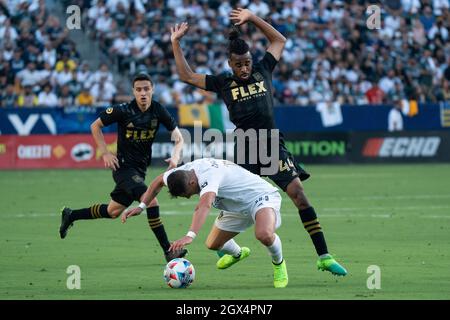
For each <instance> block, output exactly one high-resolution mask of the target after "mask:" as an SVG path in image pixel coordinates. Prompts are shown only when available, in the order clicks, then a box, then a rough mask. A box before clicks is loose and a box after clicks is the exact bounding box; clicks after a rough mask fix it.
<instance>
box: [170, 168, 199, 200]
mask: <svg viewBox="0 0 450 320" xmlns="http://www.w3.org/2000/svg"><path fill="white" fill-rule="evenodd" d="M167 187H168V188H169V193H170V195H171V196H172V197H174V198H176V197H183V198H188V199H189V198H190V197H191V196H193V195H194V194H197V193H199V191H200V189H199V187H198V180H197V177H196V176H195V173H194V171H188V170H176V171H174V172H172V173H171V174H169V176H168V177H167Z"/></svg>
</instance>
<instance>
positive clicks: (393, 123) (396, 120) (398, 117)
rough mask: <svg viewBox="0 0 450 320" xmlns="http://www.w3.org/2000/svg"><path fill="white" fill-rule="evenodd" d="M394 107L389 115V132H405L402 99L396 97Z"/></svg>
mask: <svg viewBox="0 0 450 320" xmlns="http://www.w3.org/2000/svg"><path fill="white" fill-rule="evenodd" d="M393 101H394V107H393V108H392V109H391V111H389V114H388V131H389V132H393V131H402V130H403V116H402V103H401V100H400V97H398V96H396V97H394V99H393Z"/></svg>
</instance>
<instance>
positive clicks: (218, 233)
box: [206, 225, 250, 269]
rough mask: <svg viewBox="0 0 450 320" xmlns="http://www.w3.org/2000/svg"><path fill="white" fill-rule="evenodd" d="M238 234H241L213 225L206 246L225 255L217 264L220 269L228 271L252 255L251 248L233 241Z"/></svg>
mask: <svg viewBox="0 0 450 320" xmlns="http://www.w3.org/2000/svg"><path fill="white" fill-rule="evenodd" d="M238 234H239V232H232V231H225V230H222V229H220V228H218V227H217V226H215V225H213V227H212V229H211V231H210V233H209V235H208V238H207V239H206V246H207V247H208V249H210V250H216V251H220V252H222V253H223V254H222V256H221V257H220V259H219V260H218V261H217V263H216V266H217V268H218V269H227V268H229V267H231V266H232V265H234V264H235V263H237V262H239V261H242V260H244V259H245V258H247V257H248V256H249V255H250V249H249V248H247V247H240V246H239V245H238V244H237V243H236V242H235V241H234V240H233V238H234V237H235V236H236V235H238Z"/></svg>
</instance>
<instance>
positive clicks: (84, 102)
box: [75, 87, 95, 106]
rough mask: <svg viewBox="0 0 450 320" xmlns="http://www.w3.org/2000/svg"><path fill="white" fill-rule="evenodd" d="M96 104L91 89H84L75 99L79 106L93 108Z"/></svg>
mask: <svg viewBox="0 0 450 320" xmlns="http://www.w3.org/2000/svg"><path fill="white" fill-rule="evenodd" d="M94 103H95V101H94V97H93V96H92V95H91V94H90V92H89V89H88V88H87V87H83V88H82V89H81V92H80V94H79V95H78V96H77V97H76V99H75V104H76V105H77V106H93V105H94Z"/></svg>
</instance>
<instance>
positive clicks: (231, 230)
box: [122, 158, 288, 288]
mask: <svg viewBox="0 0 450 320" xmlns="http://www.w3.org/2000/svg"><path fill="white" fill-rule="evenodd" d="M164 186H167V187H168V188H169V192H170V194H171V195H172V196H173V197H184V198H190V197H191V196H193V195H194V194H198V195H199V196H200V199H199V202H198V204H197V206H196V208H195V212H194V214H193V217H192V224H191V226H190V228H189V231H188V232H187V234H186V236H184V237H183V238H181V239H179V240H177V241H174V242H173V243H172V245H171V248H170V250H178V249H180V248H183V247H184V246H186V245H188V244H190V243H191V242H192V241H193V240H194V239H195V237H196V236H197V234H198V232H199V231H200V229H201V227H202V226H203V224H204V223H205V220H206V217H207V216H208V214H209V212H210V209H211V207H215V208H217V209H220V210H221V212H220V214H219V216H218V217H217V218H216V221H215V223H214V225H213V227H212V229H211V232H210V233H209V235H208V238H207V240H206V246H207V247H208V248H209V249H211V250H220V251H222V252H223V253H225V255H223V256H222V257H221V258H220V259H219V260H218V261H217V267H218V268H219V269H226V268H228V267H230V266H232V265H233V264H235V263H236V262H238V261H241V260H243V259H245V258H247V257H248V256H249V255H250V249H249V248H247V247H240V246H239V245H238V244H237V243H236V242H235V241H234V240H233V238H234V237H235V236H236V235H238V234H239V233H240V232H243V231H245V229H247V228H248V227H250V226H251V225H252V224H255V236H256V238H257V239H258V240H259V241H260V242H261V243H262V244H263V245H264V246H265V247H266V248H267V250H268V251H269V254H270V256H271V257H272V265H273V270H274V286H275V288H284V287H286V286H287V284H288V274H287V269H286V262H285V261H284V259H283V252H282V245H281V240H280V238H279V237H278V235H277V234H276V233H275V230H276V229H277V228H278V227H279V226H280V225H281V216H280V207H281V196H280V194H279V192H278V190H277V189H276V188H275V187H273V186H272V185H271V184H270V183H268V182H267V181H265V180H263V179H262V178H261V177H259V176H257V175H255V174H253V173H251V172H250V171H247V170H245V169H244V168H242V167H240V166H238V165H236V164H234V163H233V162H230V161H227V160H218V159H211V158H205V159H198V160H195V161H192V162H189V163H186V164H185V165H183V166H180V167H178V168H175V169H172V170H169V171H166V172H165V173H163V174H160V175H159V176H158V177H157V178H155V180H153V182H152V183H151V184H150V186H149V187H148V189H147V191H146V192H145V194H144V196H143V198H142V202H141V203H140V204H139V207H136V208H133V209H131V210H129V211H127V212H124V213H123V214H122V222H125V221H126V219H127V218H129V217H131V216H134V215H138V214H140V213H141V212H142V211H143V210H144V209H145V208H146V207H147V204H149V203H150V202H151V201H152V200H153V199H154V198H155V197H156V195H157V194H158V193H159V192H160V191H161V189H162V188H163V187H164Z"/></svg>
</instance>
